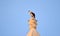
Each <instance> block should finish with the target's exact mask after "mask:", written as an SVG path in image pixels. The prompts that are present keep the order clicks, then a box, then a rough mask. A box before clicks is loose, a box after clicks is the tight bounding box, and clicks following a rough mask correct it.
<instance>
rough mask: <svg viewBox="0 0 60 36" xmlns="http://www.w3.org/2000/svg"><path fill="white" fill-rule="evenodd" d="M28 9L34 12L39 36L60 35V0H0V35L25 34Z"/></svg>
mask: <svg viewBox="0 0 60 36" xmlns="http://www.w3.org/2000/svg"><path fill="white" fill-rule="evenodd" d="M28 10H32V11H33V12H34V13H35V14H36V19H37V20H38V22H37V23H38V26H37V31H38V32H39V33H40V35H41V36H60V0H0V36H26V34H27V32H28V31H29V25H28V20H29V18H30V15H29V14H28Z"/></svg>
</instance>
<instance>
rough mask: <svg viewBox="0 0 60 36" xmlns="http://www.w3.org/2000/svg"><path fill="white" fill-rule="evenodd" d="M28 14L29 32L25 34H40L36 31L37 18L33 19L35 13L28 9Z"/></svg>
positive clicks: (31, 35)
mask: <svg viewBox="0 0 60 36" xmlns="http://www.w3.org/2000/svg"><path fill="white" fill-rule="evenodd" d="M29 14H30V16H31V18H30V19H29V21H28V23H29V32H28V33H27V36H40V35H39V33H38V32H37V31H36V28H37V20H36V19H35V18H36V17H35V13H33V12H32V11H29Z"/></svg>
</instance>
